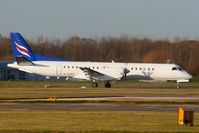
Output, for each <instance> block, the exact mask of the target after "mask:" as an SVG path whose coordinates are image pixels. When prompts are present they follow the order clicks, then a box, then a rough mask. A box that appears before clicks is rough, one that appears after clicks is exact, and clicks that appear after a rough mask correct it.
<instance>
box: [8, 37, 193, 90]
mask: <svg viewBox="0 0 199 133" xmlns="http://www.w3.org/2000/svg"><path fill="white" fill-rule="evenodd" d="M10 36H11V40H12V48H13V54H14V63H12V64H8V66H9V67H12V68H17V69H19V70H21V71H25V72H28V73H34V74H39V75H43V76H46V77H65V78H67V79H68V78H73V79H81V80H82V79H83V80H91V81H92V87H95V88H96V87H98V81H104V82H105V87H106V88H110V87H111V84H110V81H114V80H124V79H125V80H164V81H166V80H172V81H177V82H189V79H191V78H192V76H191V75H190V74H189V73H187V72H186V71H185V70H183V69H182V68H181V67H180V66H178V65H176V64H156V63H115V62H113V61H112V62H83V61H82V62H78V61H69V60H62V59H56V58H52V57H47V56H43V55H38V54H35V53H33V51H32V50H31V48H30V47H29V46H28V44H27V43H26V42H25V40H24V39H23V37H22V36H21V35H20V34H19V33H10Z"/></svg>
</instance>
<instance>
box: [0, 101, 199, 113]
mask: <svg viewBox="0 0 199 133" xmlns="http://www.w3.org/2000/svg"><path fill="white" fill-rule="evenodd" d="M179 107H184V108H186V109H189V110H194V111H196V112H198V111H199V105H195V104H194V105H179V104H133V103H129V104H126V103H0V110H78V111H79V110H86V111H158V112H177V111H178V108H179Z"/></svg>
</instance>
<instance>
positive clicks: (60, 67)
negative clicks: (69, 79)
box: [56, 65, 62, 76]
mask: <svg viewBox="0 0 199 133" xmlns="http://www.w3.org/2000/svg"><path fill="white" fill-rule="evenodd" d="M56 72H57V75H59V76H60V75H61V74H62V66H61V65H59V66H57V70H56Z"/></svg>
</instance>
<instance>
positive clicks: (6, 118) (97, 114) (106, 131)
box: [0, 110, 199, 133]
mask: <svg viewBox="0 0 199 133" xmlns="http://www.w3.org/2000/svg"><path fill="white" fill-rule="evenodd" d="M0 118H1V119H0V123H1V124H0V132H1V133H7V132H15V133H16V132H20V133H27V132H28V133H58V132H60V133H130V132H159V133H161V132H199V125H198V123H199V113H195V116H194V126H193V127H188V126H180V125H177V113H176V112H130V111H124V112H119V111H55V110H52V111H47V110H46V111H45V110H44V111H39V110H1V111H0Z"/></svg>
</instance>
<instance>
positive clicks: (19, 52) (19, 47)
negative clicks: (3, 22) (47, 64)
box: [10, 32, 68, 64]
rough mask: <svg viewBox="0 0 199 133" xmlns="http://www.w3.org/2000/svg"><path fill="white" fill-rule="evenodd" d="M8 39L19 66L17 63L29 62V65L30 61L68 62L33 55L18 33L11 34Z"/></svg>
mask: <svg viewBox="0 0 199 133" xmlns="http://www.w3.org/2000/svg"><path fill="white" fill-rule="evenodd" d="M10 37H11V40H12V48H13V53H14V59H15V61H17V63H18V64H19V61H20V62H21V61H23V62H24V61H26V62H29V64H30V63H31V64H32V61H68V60H62V59H56V58H52V57H48V56H43V55H39V54H35V53H33V52H32V50H31V48H30V47H29V46H28V44H27V43H26V42H25V40H24V39H23V37H22V36H21V35H20V33H17V32H16V33H14V32H11V33H10ZM25 64H27V63H25Z"/></svg>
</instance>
